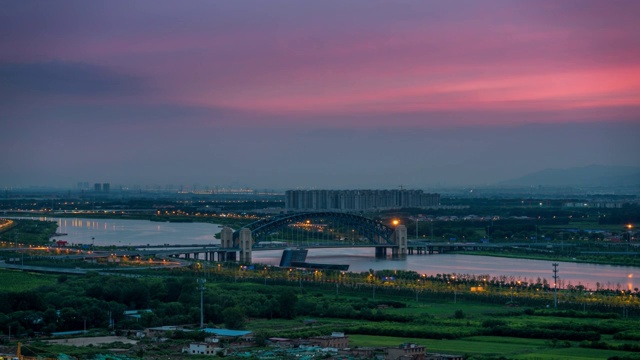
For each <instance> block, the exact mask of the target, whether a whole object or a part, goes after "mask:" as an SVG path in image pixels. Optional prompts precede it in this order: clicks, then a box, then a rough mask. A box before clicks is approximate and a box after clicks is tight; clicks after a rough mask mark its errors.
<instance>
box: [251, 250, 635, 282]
mask: <svg viewBox="0 0 640 360" xmlns="http://www.w3.org/2000/svg"><path fill="white" fill-rule="evenodd" d="M280 256H281V252H280V251H261V252H254V255H253V261H254V262H259V263H266V264H272V265H277V264H278V263H279V261H280ZM307 261H308V262H312V263H323V264H349V270H350V271H353V272H363V271H369V269H373V270H375V271H378V270H411V271H416V272H418V273H421V274H427V275H436V274H453V273H455V274H472V275H479V276H481V275H487V276H488V277H489V278H491V277H499V276H501V275H505V276H507V277H510V278H513V280H514V281H518V280H520V281H523V282H536V281H537V280H538V278H540V279H541V280H542V279H546V280H547V281H548V282H549V283H553V280H552V276H553V272H552V266H551V264H552V263H553V261H543V260H528V259H511V258H498V257H491V256H473V255H461V254H435V255H409V256H408V257H407V259H406V260H391V259H375V258H374V254H373V249H367V248H351V249H340V252H339V254H337V253H336V250H335V249H311V250H309V255H308V257H307ZM558 263H559V264H560V265H559V266H558V275H559V277H560V279H559V280H558V283H559V285H560V287H562V288H565V287H567V286H569V285H571V286H577V285H582V286H584V287H586V288H588V289H593V290H595V289H597V288H609V289H617V290H634V289H635V288H636V287H638V284H637V283H634V274H635V275H637V274H640V268H637V267H631V266H613V265H598V264H582V263H570V262H558Z"/></svg>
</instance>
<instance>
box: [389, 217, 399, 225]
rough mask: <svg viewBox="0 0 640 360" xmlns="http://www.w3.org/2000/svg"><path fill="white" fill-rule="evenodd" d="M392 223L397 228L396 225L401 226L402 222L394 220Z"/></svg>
mask: <svg viewBox="0 0 640 360" xmlns="http://www.w3.org/2000/svg"><path fill="white" fill-rule="evenodd" d="M391 223H392V224H393V225H394V226H395V225H398V224H400V220H398V219H394V220H393V221H392V222H391Z"/></svg>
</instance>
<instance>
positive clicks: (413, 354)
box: [384, 343, 427, 360]
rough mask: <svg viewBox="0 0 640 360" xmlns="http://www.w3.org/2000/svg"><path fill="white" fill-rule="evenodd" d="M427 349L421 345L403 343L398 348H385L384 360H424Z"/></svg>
mask: <svg viewBox="0 0 640 360" xmlns="http://www.w3.org/2000/svg"><path fill="white" fill-rule="evenodd" d="M426 350H427V349H426V348H425V347H424V346H422V345H417V344H414V343H404V344H401V345H400V346H398V347H393V348H387V351H386V352H387V353H386V355H385V357H384V359H385V360H425V359H426V353H427V351H426Z"/></svg>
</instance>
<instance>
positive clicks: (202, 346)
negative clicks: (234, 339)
mask: <svg viewBox="0 0 640 360" xmlns="http://www.w3.org/2000/svg"><path fill="white" fill-rule="evenodd" d="M218 351H222V348H219V347H218V343H217V342H209V343H207V342H197V343H191V344H189V347H188V348H186V347H185V348H182V352H183V353H188V354H198V355H216V354H217V353H218Z"/></svg>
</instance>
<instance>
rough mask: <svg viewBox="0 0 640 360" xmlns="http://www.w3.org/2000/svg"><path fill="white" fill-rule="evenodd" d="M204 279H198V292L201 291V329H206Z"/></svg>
mask: <svg viewBox="0 0 640 360" xmlns="http://www.w3.org/2000/svg"><path fill="white" fill-rule="evenodd" d="M205 282H207V280H205V279H204V278H201V279H198V290H200V328H201V329H203V328H204V283H205Z"/></svg>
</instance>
